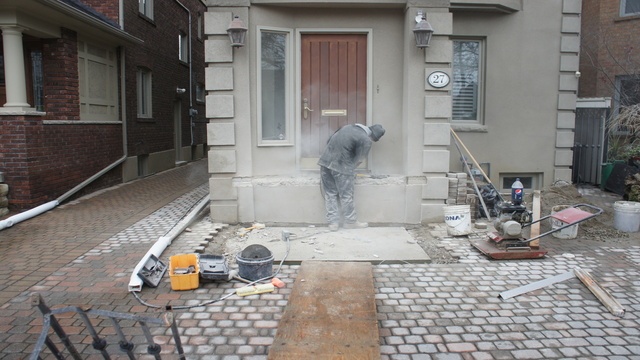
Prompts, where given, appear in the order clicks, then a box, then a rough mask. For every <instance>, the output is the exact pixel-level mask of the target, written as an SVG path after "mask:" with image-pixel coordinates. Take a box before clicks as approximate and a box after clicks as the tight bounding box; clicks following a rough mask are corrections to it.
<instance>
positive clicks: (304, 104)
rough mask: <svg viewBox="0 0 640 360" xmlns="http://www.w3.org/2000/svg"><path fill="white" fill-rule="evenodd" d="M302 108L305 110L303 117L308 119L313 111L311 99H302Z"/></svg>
mask: <svg viewBox="0 0 640 360" xmlns="http://www.w3.org/2000/svg"><path fill="white" fill-rule="evenodd" d="M302 109H303V110H304V113H303V117H304V119H305V120H306V119H307V118H308V117H309V112H310V111H313V110H311V109H309V100H307V98H304V99H303V100H302Z"/></svg>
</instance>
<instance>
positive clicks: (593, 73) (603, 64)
mask: <svg viewBox="0 0 640 360" xmlns="http://www.w3.org/2000/svg"><path fill="white" fill-rule="evenodd" d="M582 9H583V15H582V40H581V41H582V44H581V47H582V49H581V57H580V73H581V77H580V86H579V91H578V95H579V96H580V97H585V98H587V97H610V98H611V99H612V100H613V103H612V107H613V109H614V113H617V112H618V111H619V109H620V107H621V106H622V107H624V106H629V105H634V104H638V103H640V41H639V40H638V34H640V0H615V1H598V0H583V1H582Z"/></svg>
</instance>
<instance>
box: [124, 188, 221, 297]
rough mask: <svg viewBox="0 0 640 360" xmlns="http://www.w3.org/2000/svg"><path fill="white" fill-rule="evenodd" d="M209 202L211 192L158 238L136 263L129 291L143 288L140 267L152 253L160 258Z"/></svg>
mask: <svg viewBox="0 0 640 360" xmlns="http://www.w3.org/2000/svg"><path fill="white" fill-rule="evenodd" d="M207 204H209V194H207V195H206V196H205V197H203V198H202V199H200V202H199V203H198V204H196V206H195V207H194V208H193V210H191V212H190V213H189V214H187V216H185V217H184V218H183V219H182V220H180V222H178V223H177V224H176V225H175V226H174V227H173V228H172V229H171V230H170V231H169V232H168V233H166V234H165V235H164V236H161V237H159V238H158V240H156V242H155V243H154V244H153V246H151V248H150V249H149V251H147V253H146V254H145V255H144V256H143V257H142V260H140V262H139V263H138V265H136V267H135V268H134V269H133V273H132V274H131V279H130V280H129V291H141V290H142V284H143V282H142V279H141V278H140V277H139V276H138V272H140V269H142V267H143V266H144V265H145V264H146V263H147V261H148V260H149V258H150V257H151V255H153V256H155V257H157V258H160V255H161V254H162V252H163V251H164V250H165V249H166V248H167V247H168V246H169V245H171V242H172V241H173V240H174V239H175V238H176V237H178V235H180V233H182V232H183V231H184V229H186V228H187V226H189V224H191V222H193V220H194V219H195V217H196V216H197V215H198V213H200V211H202V209H204V207H205V206H206V205H207Z"/></svg>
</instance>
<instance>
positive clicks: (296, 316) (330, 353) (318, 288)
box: [268, 261, 380, 360]
mask: <svg viewBox="0 0 640 360" xmlns="http://www.w3.org/2000/svg"><path fill="white" fill-rule="evenodd" d="M379 358H380V334H379V332H378V320H377V315H376V303H375V289H374V284H373V268H372V266H371V264H370V263H368V262H321V261H304V262H302V265H301V266H300V271H299V273H298V276H297V278H296V281H295V283H294V285H293V290H292V292H291V295H290V296H289V301H288V303H287V307H286V308H285V311H284V314H283V315H282V319H281V320H280V323H279V324H278V330H277V333H276V337H275V339H274V341H273V344H272V345H271V348H270V349H269V356H268V359H271V360H275V359H292V360H293V359H295V360H299V359H379Z"/></svg>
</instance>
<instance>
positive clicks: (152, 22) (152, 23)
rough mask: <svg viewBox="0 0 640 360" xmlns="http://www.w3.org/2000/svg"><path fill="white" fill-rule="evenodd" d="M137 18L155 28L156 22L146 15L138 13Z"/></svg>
mask: <svg viewBox="0 0 640 360" xmlns="http://www.w3.org/2000/svg"><path fill="white" fill-rule="evenodd" d="M138 17H139V18H141V19H143V20H145V21H146V22H148V23H150V24H151V25H153V26H156V22H155V21H154V20H153V19H152V18H150V17H148V16H147V15H145V14H143V13H141V12H138Z"/></svg>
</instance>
